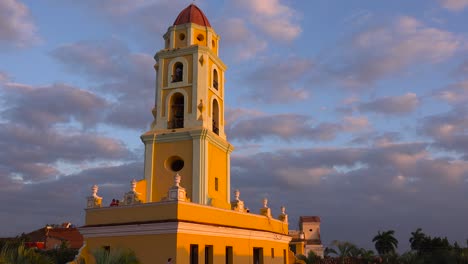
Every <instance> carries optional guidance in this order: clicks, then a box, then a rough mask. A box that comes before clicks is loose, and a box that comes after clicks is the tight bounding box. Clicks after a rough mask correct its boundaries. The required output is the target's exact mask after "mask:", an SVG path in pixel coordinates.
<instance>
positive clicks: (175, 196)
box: [167, 173, 187, 201]
mask: <svg viewBox="0 0 468 264" xmlns="http://www.w3.org/2000/svg"><path fill="white" fill-rule="evenodd" d="M181 179H182V177H181V176H180V175H179V173H176V175H174V186H172V187H171V188H170V189H169V192H168V195H167V200H169V201H186V200H187V197H186V196H187V194H186V191H185V188H183V187H182V186H180V181H181Z"/></svg>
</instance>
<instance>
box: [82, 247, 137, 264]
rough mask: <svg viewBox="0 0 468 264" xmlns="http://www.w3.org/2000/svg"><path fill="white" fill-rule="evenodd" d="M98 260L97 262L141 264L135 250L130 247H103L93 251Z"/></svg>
mask: <svg viewBox="0 0 468 264" xmlns="http://www.w3.org/2000/svg"><path fill="white" fill-rule="evenodd" d="M91 254H92V255H93V257H94V259H95V260H96V264H140V261H139V260H138V258H137V257H136V255H135V252H133V251H131V250H130V249H127V250H123V249H111V250H107V249H105V248H101V249H98V250H94V251H92V253H91Z"/></svg>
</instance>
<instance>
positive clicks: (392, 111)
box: [358, 93, 419, 115]
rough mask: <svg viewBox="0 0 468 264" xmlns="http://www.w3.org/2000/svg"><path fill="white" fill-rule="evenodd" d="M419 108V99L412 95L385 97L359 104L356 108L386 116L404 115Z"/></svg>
mask: <svg viewBox="0 0 468 264" xmlns="http://www.w3.org/2000/svg"><path fill="white" fill-rule="evenodd" d="M418 106H419V98H418V96H417V95H416V94H414V93H407V94H404V95H401V96H385V97H381V98H377V99H375V100H373V101H370V102H365V103H360V104H359V105H358V108H359V110H360V111H364V112H375V113H380V114H387V115H405V114H408V113H411V112H413V111H414V110H415V109H416V107H418Z"/></svg>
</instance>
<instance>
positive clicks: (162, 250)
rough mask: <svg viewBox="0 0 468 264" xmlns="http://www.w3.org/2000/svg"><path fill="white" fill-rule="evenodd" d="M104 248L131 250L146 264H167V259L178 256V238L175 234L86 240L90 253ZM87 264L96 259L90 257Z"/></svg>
mask: <svg viewBox="0 0 468 264" xmlns="http://www.w3.org/2000/svg"><path fill="white" fill-rule="evenodd" d="M104 246H110V249H111V251H112V250H113V249H131V250H132V251H134V252H135V254H136V255H137V257H138V259H139V260H140V261H141V262H142V263H144V264H146V263H148V264H150V263H167V259H168V258H170V257H172V258H174V257H175V256H176V248H177V247H176V236H175V235H173V234H159V235H139V236H135V235H131V236H125V237H122V236H115V237H113V236H111V237H97V238H96V237H93V238H88V239H86V247H87V251H88V252H89V253H91V252H93V251H94V250H96V249H99V248H102V247H104ZM86 263H87V264H94V263H95V262H94V259H93V258H92V257H90V256H89V255H88V258H87V259H86Z"/></svg>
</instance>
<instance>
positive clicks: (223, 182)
mask: <svg viewBox="0 0 468 264" xmlns="http://www.w3.org/2000/svg"><path fill="white" fill-rule="evenodd" d="M227 155H228V154H227V153H226V151H223V150H222V149H220V148H219V147H217V146H216V145H214V144H213V143H211V142H210V143H208V196H209V197H210V198H211V203H212V205H213V206H216V207H220V208H225V209H229V208H231V205H230V203H229V201H227V198H226V197H227V193H226V189H227V166H228V164H227ZM215 178H218V191H216V190H215Z"/></svg>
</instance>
